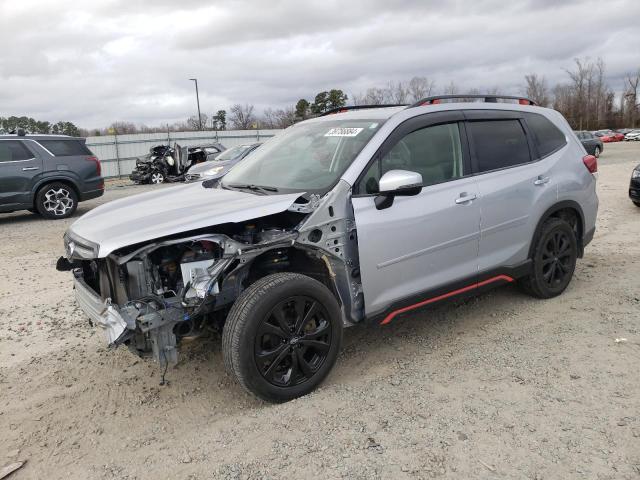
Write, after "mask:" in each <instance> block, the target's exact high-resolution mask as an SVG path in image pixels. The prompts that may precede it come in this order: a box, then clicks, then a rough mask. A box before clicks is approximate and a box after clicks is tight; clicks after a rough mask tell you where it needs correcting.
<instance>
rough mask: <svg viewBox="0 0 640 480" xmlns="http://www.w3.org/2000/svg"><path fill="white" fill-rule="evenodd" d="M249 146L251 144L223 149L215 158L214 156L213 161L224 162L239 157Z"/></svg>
mask: <svg viewBox="0 0 640 480" xmlns="http://www.w3.org/2000/svg"><path fill="white" fill-rule="evenodd" d="M251 147H252V145H238V146H237V147H233V148H230V149H229V150H225V151H224V152H222V153H221V154H220V155H218V156H217V157H216V158H214V161H216V162H224V161H226V160H235V159H236V158H239V157H241V156H242V154H243V153H244V152H246V151H247V150H249V149H250V148H251Z"/></svg>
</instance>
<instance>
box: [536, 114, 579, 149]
mask: <svg viewBox="0 0 640 480" xmlns="http://www.w3.org/2000/svg"><path fill="white" fill-rule="evenodd" d="M524 118H525V121H526V122H527V126H528V127H529V130H531V132H532V134H533V140H534V142H535V143H536V146H537V147H538V153H539V154H540V157H546V156H547V155H549V154H551V153H553V152H555V151H556V150H558V149H560V148H562V147H564V146H565V145H566V144H567V140H566V138H565V136H564V133H562V132H561V131H560V129H559V128H558V127H556V126H555V125H554V124H553V123H552V122H551V121H550V120H549V119H548V118H546V117H544V116H543V115H538V114H537V113H525V114H524ZM578 138H580V139H583V140H586V139H588V138H589V137H588V136H587V135H585V134H584V133H581V135H580V136H579V137H578Z"/></svg>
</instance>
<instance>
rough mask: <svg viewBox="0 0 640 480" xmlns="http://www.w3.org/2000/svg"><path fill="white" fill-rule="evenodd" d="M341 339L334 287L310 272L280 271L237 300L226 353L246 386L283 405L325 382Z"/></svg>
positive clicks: (224, 347)
mask: <svg viewBox="0 0 640 480" xmlns="http://www.w3.org/2000/svg"><path fill="white" fill-rule="evenodd" d="M341 342H342V313H341V310H340V307H339V305H338V302H337V301H336V299H335V297H334V296H333V294H332V293H331V292H330V291H329V289H328V288H327V287H325V286H324V285H323V284H322V283H320V282H318V281H317V280H314V279H312V278H310V277H307V276H305V275H300V274H297V273H276V274H273V275H268V276H266V277H264V278H261V279H260V280H258V281H257V282H255V283H254V284H252V285H251V286H249V288H247V289H246V290H245V291H244V292H243V293H242V294H241V295H240V296H239V297H238V299H237V300H236V302H235V303H234V304H233V307H232V308H231V311H230V312H229V315H228V317H227V321H226V323H225V326H224V331H223V336H222V354H223V358H224V363H225V367H226V369H227V371H228V372H229V374H231V375H232V376H233V377H234V378H235V379H236V380H237V381H238V383H240V385H242V387H243V388H244V389H245V390H247V391H248V392H249V393H251V394H253V395H255V396H256V397H258V398H261V399H263V400H266V401H268V402H274V403H281V402H286V401H288V400H292V399H294V398H297V397H300V396H302V395H306V394H307V393H309V392H311V391H312V390H314V389H315V388H316V387H317V386H318V385H319V384H320V383H321V382H322V381H323V380H324V378H325V377H326V376H327V374H328V373H329V371H330V370H331V368H332V367H333V365H334V363H335V361H336V358H337V356H338V352H339V351H340V344H341Z"/></svg>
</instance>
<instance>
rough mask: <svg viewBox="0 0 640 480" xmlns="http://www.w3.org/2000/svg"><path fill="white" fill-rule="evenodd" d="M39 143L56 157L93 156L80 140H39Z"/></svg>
mask: <svg viewBox="0 0 640 480" xmlns="http://www.w3.org/2000/svg"><path fill="white" fill-rule="evenodd" d="M38 143H39V144H40V145H42V146H43V147H44V148H46V149H47V150H49V151H50V152H51V153H53V154H54V155H55V156H56V157H68V156H71V155H93V153H91V150H89V149H88V148H87V147H86V146H85V144H84V142H81V141H80V140H38Z"/></svg>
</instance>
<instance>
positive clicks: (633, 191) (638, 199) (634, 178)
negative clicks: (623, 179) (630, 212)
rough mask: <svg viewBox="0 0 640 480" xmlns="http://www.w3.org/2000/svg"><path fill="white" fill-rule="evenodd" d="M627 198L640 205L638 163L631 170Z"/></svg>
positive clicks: (639, 166)
mask: <svg viewBox="0 0 640 480" xmlns="http://www.w3.org/2000/svg"><path fill="white" fill-rule="evenodd" d="M629 198H630V199H631V201H632V202H633V203H634V204H635V205H636V207H640V165H638V166H637V167H636V168H634V169H633V172H631V182H630V183H629Z"/></svg>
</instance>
